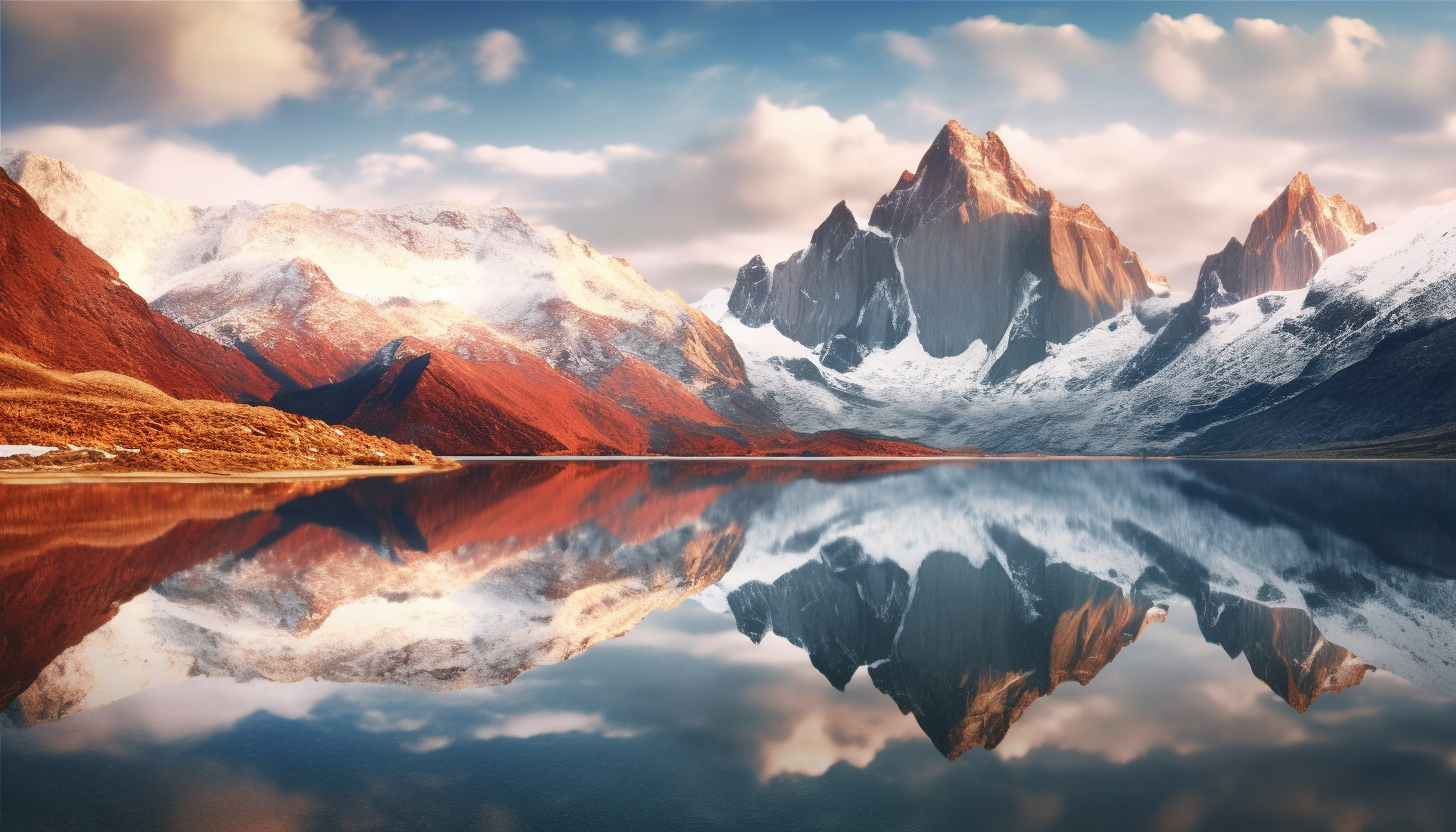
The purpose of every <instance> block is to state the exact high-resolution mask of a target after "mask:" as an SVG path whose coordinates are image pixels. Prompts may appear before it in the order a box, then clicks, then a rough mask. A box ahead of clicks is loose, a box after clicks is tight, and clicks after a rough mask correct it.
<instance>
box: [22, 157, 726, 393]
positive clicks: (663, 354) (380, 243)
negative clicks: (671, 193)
mask: <svg viewBox="0 0 1456 832" xmlns="http://www.w3.org/2000/svg"><path fill="white" fill-rule="evenodd" d="M0 163H3V166H4V168H5V169H6V170H7V171H8V172H9V173H10V174H11V176H13V177H14V178H15V179H16V181H17V182H19V183H20V184H21V185H22V186H23V187H24V188H25V189H26V190H28V191H30V192H31V193H32V194H38V195H39V196H38V197H37V201H38V202H39V204H40V206H41V208H42V209H43V210H44V211H45V212H46V213H47V215H48V216H50V217H52V218H53V219H54V220H55V221H56V222H57V223H58V224H60V225H61V227H62V228H64V229H66V230H67V231H68V232H69V233H71V234H73V235H74V236H76V237H77V238H78V239H79V240H81V242H83V243H85V244H86V245H88V246H90V247H92V248H93V249H95V250H96V251H97V252H98V253H99V254H101V255H102V256H103V257H105V258H107V259H108V260H112V261H114V262H115V263H117V264H119V265H118V266H117V269H118V273H119V276H120V279H121V280H122V281H123V282H125V283H126V284H127V285H129V286H131V287H132V288H133V289H135V290H136V291H137V292H139V293H140V294H141V295H142V296H143V297H145V298H146V299H147V300H148V301H154V302H158V305H159V308H161V309H163V310H164V311H167V312H168V313H169V314H171V313H177V314H178V315H179V316H180V317H181V318H182V319H184V320H187V321H190V322H191V324H190V325H192V326H194V327H197V328H199V331H202V332H205V333H207V334H209V335H218V336H221V337H223V338H224V339H226V338H228V337H233V336H230V335H229V333H238V332H248V333H249V334H253V335H256V336H260V337H263V338H269V337H271V338H272V339H273V340H275V341H277V340H288V339H289V338H290V337H292V335H293V330H292V329H289V328H287V326H284V328H283V329H281V330H277V329H276V327H277V326H279V325H286V324H289V323H291V322H293V321H292V316H290V318H289V320H280V319H279V317H278V315H277V314H275V313H276V311H277V310H276V306H277V301H279V300H286V299H288V297H287V296H289V295H290V293H291V294H292V296H293V297H292V298H291V303H292V305H293V306H294V307H302V306H308V307H309V309H308V310H307V317H308V321H307V323H308V325H309V326H308V327H307V328H311V329H312V331H313V332H315V333H317V332H320V331H324V330H327V333H328V335H329V340H330V341H331V343H332V344H333V346H334V347H336V348H338V349H340V351H341V352H343V353H345V354H346V355H349V357H350V359H351V360H352V361H354V362H355V364H356V367H355V369H357V365H362V364H363V363H364V362H365V361H367V360H368V357H369V356H370V355H373V353H374V352H375V351H377V350H378V349H379V348H381V347H382V346H384V344H385V343H387V342H388V341H389V340H392V339H393V338H394V337H399V336H400V335H405V334H408V335H423V334H424V333H413V332H408V333H399V332H393V333H389V335H388V337H385V338H383V340H379V336H380V335H381V334H382V333H379V332H377V331H376V330H377V329H378V325H377V321H375V320H374V316H371V315H367V314H365V315H362V316H357V315H356V314H354V313H355V312H357V310H358V308H359V307H358V304H357V303H354V302H352V301H351V302H347V303H341V302H339V301H338V300H337V298H336V297H335V296H334V295H333V294H332V293H331V292H328V291H327V289H328V288H333V289H337V290H338V292H340V293H343V294H344V295H348V296H352V298H353V299H356V300H362V301H365V302H368V303H370V304H373V305H375V306H387V305H389V304H390V303H400V302H401V301H399V300H397V299H400V298H402V299H404V301H413V302H415V303H417V304H421V305H422V306H423V307H424V310H425V311H423V312H417V313H416V315H415V317H416V319H417V320H418V319H419V318H422V317H429V316H428V314H427V312H428V311H429V310H430V309H431V308H435V307H434V306H432V305H434V304H439V305H441V306H442V307H444V308H445V310H446V315H447V317H453V318H458V315H454V313H453V312H451V311H450V309H451V308H452V307H458V308H460V309H463V310H465V311H466V312H467V313H469V314H470V315H473V316H475V317H477V318H479V319H480V320H481V321H483V322H485V323H487V324H490V325H491V326H493V327H495V328H497V329H499V330H500V331H502V332H503V333H505V334H506V335H508V336H510V337H511V338H514V339H516V340H517V341H518V342H520V343H521V344H524V345H526V347H527V348H529V349H530V350H532V351H533V352H535V353H536V354H537V355H539V356H540V357H542V358H544V359H546V360H547V361H550V362H551V363H552V364H553V366H556V367H557V368H558V369H561V370H562V371H564V372H569V373H571V374H573V375H576V376H578V377H580V378H583V379H585V380H587V381H588V383H594V382H595V381H596V378H597V376H598V375H599V374H601V373H605V372H609V371H611V370H612V369H614V368H615V367H617V366H618V365H620V364H621V363H622V362H623V361H624V360H625V358H624V357H625V356H626V355H635V356H637V357H638V358H640V359H642V360H645V361H647V362H648V363H650V364H652V365H653V366H654V367H657V368H658V369H659V370H661V371H662V373H663V374H664V376H665V377H666V378H669V379H672V380H674V383H677V384H682V385H686V386H687V387H688V388H689V389H690V390H691V391H693V393H695V394H702V395H704V396H705V397H707V398H708V399H709V400H710V401H713V402H714V403H715V404H716V405H719V406H721V407H723V408H726V409H733V408H734V407H735V405H734V404H733V402H734V401H737V402H739V403H740V404H741V405H746V408H745V409H743V411H742V413H749V412H752V411H753V410H754V406H753V403H752V401H751V398H748V397H746V396H745V395H744V394H743V391H742V388H743V384H744V382H743V378H742V373H743V370H742V365H741V362H740V359H739V358H738V355H737V353H736V352H735V350H734V348H733V345H732V343H731V342H730V341H728V339H727V337H726V336H724V335H723V333H722V331H721V330H720V329H719V328H718V327H717V326H715V325H713V324H712V323H711V322H709V321H708V320H707V319H706V318H705V317H704V316H703V315H702V314H701V313H699V312H698V311H697V310H695V309H693V308H691V307H689V306H688V305H687V304H686V303H685V302H684V301H683V300H682V299H681V298H679V297H678V296H676V295H675V294H673V293H671V292H661V291H658V290H656V289H654V288H652V287H651V286H650V285H648V283H647V281H646V280H645V279H643V277H642V276H641V275H640V274H638V273H637V272H636V271H635V270H633V269H632V267H631V266H630V265H628V264H627V263H626V262H625V261H623V260H621V259H619V258H615V257H609V256H607V255H604V254H602V253H600V252H598V251H596V250H595V249H593V248H592V247H591V246H590V245H589V244H587V243H586V242H585V241H583V240H580V239H578V238H576V237H573V236H572V235H570V234H568V233H566V232H564V231H560V230H557V229H554V228H537V227H535V226H532V225H531V224H529V223H527V222H525V221H524V220H522V219H521V218H520V217H519V216H517V215H516V214H515V212H513V211H511V210H510V209H509V208H490V207H483V206H477V205H467V204H463V203H443V202H439V203H419V204H413V205H404V206H400V207H397V208H391V209H384V210H372V211H356V210H346V209H337V210H324V209H310V208H305V207H304V206H301V205H295V204H279V205H269V206H260V205H255V204H253V203H248V202H239V203H236V204H234V205H231V206H222V207H212V208H197V207H189V206H184V205H181V204H179V203H174V202H170V201H167V200H162V199H158V198H156V197H152V196H150V195H147V194H144V193H142V192H140V191H136V190H134V189H131V188H128V187H126V186H124V185H121V184H120V183H117V182H115V181H113V180H110V179H108V178H106V177H104V176H101V175H99V174H96V173H92V172H90V171H85V170H82V169H79V168H76V167H74V166H72V165H69V164H66V163H65V162H62V161H59V160H56V159H51V158H48V157H45V156H41V155H39V154H35V153H30V152H27V151H17V150H6V151H4V155H3V156H0ZM135 229H140V231H136V230H135ZM305 262H306V263H307V264H310V266H304V265H303V263H305ZM320 273H321V274H322V275H323V276H325V277H326V280H325V281H322V282H320V281H319V280H318V277H319V275H320ZM310 283H312V284H314V289H315V290H316V291H314V292H312V293H310V292H309V291H306V290H308V289H309V285H308V284H310ZM323 283H327V284H328V285H327V287H326V286H324V285H323ZM300 290H305V291H303V292H302V293H300ZM239 304H242V306H240V305H239ZM204 310H205V311H208V312H211V313H213V314H212V315H211V316H208V315H204V314H201V313H202V312H203V311H204ZM351 328H352V330H357V331H351ZM371 341H377V343H370V342H371ZM354 342H358V343H359V344H360V345H361V346H362V345H365V344H367V346H364V347H363V350H362V353H361V351H360V350H354V349H351V348H350V344H351V343H354ZM437 346H439V345H437ZM323 353H324V354H323V355H321V356H320V357H319V361H320V363H321V365H322V366H321V368H319V371H306V372H301V373H300V375H302V376H304V377H307V378H311V377H314V376H317V375H319V374H320V373H322V374H323V375H325V376H327V375H328V374H329V373H330V372H334V369H333V368H331V367H330V366H329V365H330V364H337V363H338V362H337V360H335V357H333V356H330V355H328V354H327V353H328V351H327V350H323ZM310 357H311V356H310ZM285 373H286V368H285ZM301 380H303V379H300V381H301ZM735 415H742V414H741V413H738V412H735Z"/></svg>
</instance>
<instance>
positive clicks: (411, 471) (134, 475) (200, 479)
mask: <svg viewBox="0 0 1456 832" xmlns="http://www.w3.org/2000/svg"><path fill="white" fill-rule="evenodd" d="M455 468H456V466H440V465H350V466H346V467H343V468H328V469H295V470H281V471H247V472H226V471H223V472H217V473H206V474H199V473H197V472H195V471H177V472H171V471H114V472H109V473H107V472H99V471H74V472H71V471H65V470H54V471H48V470H45V469H36V468H31V469H17V470H13V471H0V485H81V484H91V483H107V482H169V483H180V484H197V485H203V484H207V483H266V482H279V481H284V480H350V479H360V478H364V477H398V476H407V477H413V476H419V475H421V474H428V473H431V472H439V471H452V470H454V469H455Z"/></svg>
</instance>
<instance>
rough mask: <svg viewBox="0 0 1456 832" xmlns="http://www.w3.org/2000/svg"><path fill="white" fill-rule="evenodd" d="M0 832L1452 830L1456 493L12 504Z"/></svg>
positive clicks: (1055, 484)
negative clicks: (131, 831) (103, 831)
mask: <svg viewBox="0 0 1456 832" xmlns="http://www.w3.org/2000/svg"><path fill="white" fill-rule="evenodd" d="M0 604H3V606H0V697H3V700H0V701H4V702H7V703H8V704H7V705H6V706H5V709H4V725H3V728H0V824H3V827H4V829H6V830H7V832H22V831H23V830H24V831H26V832H28V831H29V830H153V829H155V830H209V831H210V832H230V830H371V829H381V830H537V829H539V830H565V829H573V830H574V829H588V830H591V829H600V830H656V829H662V830H739V829H753V830H786V829H788V830H793V829H824V830H885V829H916V830H919V829H926V830H940V829H997V830H1003V829H1004V830H1023V829H1024V830H1089V829H1108V830H1114V829H1115V830H1119V832H1123V831H1124V830H1135V829H1157V830H1169V832H1186V830H1224V829H1278V830H1305V829H1308V830H1334V831H1336V832H1355V830H1380V829H1400V830H1442V829H1451V828H1456V665H1453V661H1456V464H1453V463H1446V462H1273V461H1271V462H1235V461H1133V460H1129V461H1061V460H1036V461H991V462H978V463H971V462H917V461H905V462H889V461H886V462H865V461H801V460H772V461H763V462H743V461H720V462H701V461H681V462H641V461H605V462H579V461H553V460H542V461H519V462H479V463H470V464H467V465H465V466H464V467H463V468H462V469H460V470H457V471H451V472H445V473H440V474H435V475H428V476H422V477H415V478H408V479H399V480H395V479H392V478H388V477H378V478H366V479H357V480H351V481H348V482H339V481H318V480H314V481H298V482H268V483H225V484H217V483H209V484H186V483H175V482H160V483H141V482H131V483H104V484H70V485H40V484H35V485H0Z"/></svg>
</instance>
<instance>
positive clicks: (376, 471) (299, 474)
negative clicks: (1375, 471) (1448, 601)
mask: <svg viewBox="0 0 1456 832" xmlns="http://www.w3.org/2000/svg"><path fill="white" fill-rule="evenodd" d="M440 458H441V459H446V460H449V461H451V462H455V463H503V462H529V463H551V462H592V463H613V462H636V463H640V462H667V463H683V462H692V463H714V462H721V463H744V462H752V463H771V464H792V465H802V464H805V463H809V464H837V463H846V462H879V463H894V464H897V465H940V464H946V463H952V464H966V463H983V462H998V463H1008V462H1139V461H1141V462H1456V460H1453V459H1451V458H1450V457H1326V456H1282V457H1207V456H1202V457H1179V456H1041V455H1027V456H1021V455H1007V456H937V457H904V456H768V457H765V456H565V455H563V456H545V455H542V456H442V457H440ZM456 467H457V466H440V465H393V466H374V465H357V466H347V467H344V468H330V469H326V470H319V469H293V470H279V471H250V472H216V473H197V472H169V471H115V472H110V473H105V472H98V471H74V472H72V471H65V470H44V469H34V468H32V469H19V470H11V471H0V486H6V485H89V484H99V483H121V482H131V483H163V482H165V483H176V484H184V485H187V484H190V485H206V484H210V483H212V484H216V483H273V482H282V481H308V480H350V479H363V478H367V477H415V476H421V475H424V474H431V473H442V472H445V471H451V470H455V468H456Z"/></svg>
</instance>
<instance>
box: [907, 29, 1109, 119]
mask: <svg viewBox="0 0 1456 832" xmlns="http://www.w3.org/2000/svg"><path fill="white" fill-rule="evenodd" d="M884 44H885V48H886V49H887V50H888V51H889V53H890V54H891V55H893V56H894V57H896V58H898V59H900V60H902V61H906V62H908V63H912V64H915V65H917V66H919V67H922V68H926V67H932V66H936V65H938V64H949V65H957V64H963V63H965V62H967V61H969V62H971V63H972V64H974V65H976V66H977V67H978V68H980V69H982V70H984V71H987V72H990V73H991V74H992V75H995V76H998V77H1001V78H1004V79H1007V80H1009V81H1011V82H1012V83H1014V85H1015V87H1016V96H1017V98H1019V99H1021V100H1023V101H1057V100H1059V99H1060V98H1062V96H1063V95H1064V94H1065V93H1066V91H1067V83H1066V79H1065V78H1064V75H1065V73H1066V72H1067V71H1068V70H1069V69H1072V68H1075V67H1079V66H1090V65H1093V64H1096V63H1097V62H1098V61H1099V60H1101V59H1102V58H1103V57H1104V56H1105V55H1106V54H1107V53H1108V52H1109V47H1108V46H1107V45H1106V44H1104V43H1102V42H1100V41H1097V40H1095V39H1094V38H1093V37H1092V36H1091V35H1089V34H1087V33H1086V32H1085V31H1083V30H1082V29H1081V28H1079V27H1077V26H1074V25H1072V24H1070V23H1065V24H1062V25H1060V26H1038V25H1034V24H1023V23H1008V22H1006V21H1004V20H1001V19H1000V18H998V17H994V16H991V15H987V16H985V17H978V18H972V19H967V20H962V21H961V22H959V23H957V24H955V25H953V26H948V27H939V28H936V29H933V30H931V32H930V35H929V36H928V37H925V38H920V37H916V36H914V35H909V34H906V33H904V32H886V33H885V35H884Z"/></svg>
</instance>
